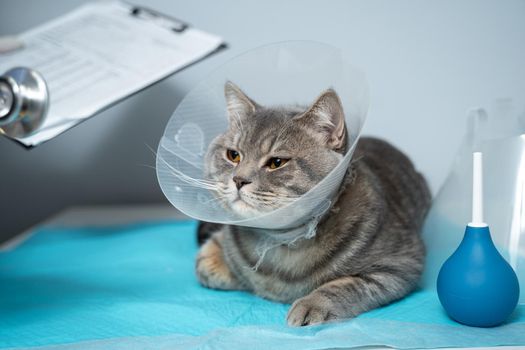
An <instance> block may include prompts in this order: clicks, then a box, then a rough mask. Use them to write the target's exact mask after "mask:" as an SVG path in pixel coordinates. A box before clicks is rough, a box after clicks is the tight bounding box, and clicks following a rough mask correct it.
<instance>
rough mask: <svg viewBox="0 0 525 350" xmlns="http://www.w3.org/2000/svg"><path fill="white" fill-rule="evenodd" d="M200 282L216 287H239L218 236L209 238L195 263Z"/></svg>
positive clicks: (206, 285) (209, 286)
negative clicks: (227, 263)
mask: <svg viewBox="0 0 525 350" xmlns="http://www.w3.org/2000/svg"><path fill="white" fill-rule="evenodd" d="M195 265H196V266H195V270H196V273H197V279H198V280H199V282H200V284H202V285H203V286H205V287H208V288H214V289H238V285H237V281H236V279H235V277H234V276H233V275H232V273H231V271H230V269H229V268H228V266H227V265H226V263H225V262H224V259H223V256H222V248H221V246H220V244H219V241H218V238H217V237H212V238H211V239H208V241H206V243H204V245H203V246H202V247H201V249H200V250H199V253H198V255H197V261H196V264H195Z"/></svg>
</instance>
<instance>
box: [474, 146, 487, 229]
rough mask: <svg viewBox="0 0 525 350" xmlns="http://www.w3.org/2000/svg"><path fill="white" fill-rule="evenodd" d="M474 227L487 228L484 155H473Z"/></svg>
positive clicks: (477, 153)
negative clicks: (484, 205) (485, 221)
mask: <svg viewBox="0 0 525 350" xmlns="http://www.w3.org/2000/svg"><path fill="white" fill-rule="evenodd" d="M472 170H473V171H472V222H471V224H472V226H486V224H485V223H484V222H483V154H482V153H481V152H474V153H473V169H472Z"/></svg>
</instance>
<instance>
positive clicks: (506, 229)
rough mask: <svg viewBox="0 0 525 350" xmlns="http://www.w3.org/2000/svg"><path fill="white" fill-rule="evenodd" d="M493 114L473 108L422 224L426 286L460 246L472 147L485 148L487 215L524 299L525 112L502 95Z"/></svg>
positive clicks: (467, 217)
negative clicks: (514, 109)
mask: <svg viewBox="0 0 525 350" xmlns="http://www.w3.org/2000/svg"><path fill="white" fill-rule="evenodd" d="M493 109H494V111H492V112H491V113H490V114H489V113H487V112H486V111H485V110H483V109H475V110H472V111H471V112H470V115H469V119H468V130H467V134H466V136H465V139H464V140H463V144H462V146H461V148H460V151H459V153H458V155H457V157H456V159H455V161H454V165H453V167H452V169H451V172H450V174H449V175H448V177H447V179H446V180H445V183H444V184H443V186H442V187H441V189H440V191H439V193H438V195H437V197H436V198H435V200H434V203H433V205H432V208H431V210H430V213H429V215H428V218H427V220H426V222H425V227H424V229H423V237H424V239H425V243H426V246H427V266H426V269H425V274H424V278H423V284H424V287H426V288H435V284H436V279H437V275H438V273H439V269H440V267H441V265H442V264H443V263H444V262H445V260H446V259H447V258H448V257H449V256H450V255H451V254H452V253H453V252H454V251H455V250H456V248H457V247H458V246H459V243H460V241H461V240H462V238H463V233H464V229H465V225H466V224H467V223H468V222H469V221H470V218H471V198H472V152H474V151H481V152H483V163H484V164H483V179H484V180H483V181H484V186H483V187H484V188H483V191H484V194H483V195H484V218H485V222H486V223H487V224H488V225H489V226H490V231H491V235H492V239H493V241H494V243H495V244H496V247H497V248H498V250H499V251H500V253H501V254H502V255H503V256H504V257H505V258H506V259H507V261H508V262H509V263H510V265H511V266H512V267H513V268H514V270H515V271H516V274H517V275H518V279H519V282H520V285H521V293H520V301H519V302H520V304H524V303H525V115H523V114H522V115H517V114H516V113H513V112H512V108H511V105H510V102H509V101H507V100H500V101H498V102H497V104H496V105H495V108H493Z"/></svg>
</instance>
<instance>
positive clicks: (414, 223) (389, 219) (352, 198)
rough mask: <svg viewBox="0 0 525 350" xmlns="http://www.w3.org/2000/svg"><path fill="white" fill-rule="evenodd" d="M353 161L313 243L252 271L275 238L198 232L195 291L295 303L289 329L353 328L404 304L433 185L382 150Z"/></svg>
mask: <svg viewBox="0 0 525 350" xmlns="http://www.w3.org/2000/svg"><path fill="white" fill-rule="evenodd" d="M245 127H246V124H245ZM353 159H354V161H353V162H352V163H351V166H350V167H349V169H348V172H347V174H346V177H345V179H344V182H343V184H342V186H341V189H340V191H339V194H338V198H336V200H335V201H334V204H333V206H332V207H331V209H330V210H329V212H327V213H326V214H325V216H324V217H323V218H322V220H321V221H320V223H319V224H318V226H317V234H316V236H315V237H314V238H312V239H304V240H300V241H298V242H296V243H294V244H293V245H290V246H289V245H280V246H276V247H274V248H273V249H270V250H269V251H268V252H267V254H266V255H265V257H264V260H263V261H262V263H261V264H260V265H259V267H258V268H257V269H256V270H255V269H253V268H252V267H253V266H254V265H255V264H256V263H257V261H258V259H259V255H258V254H257V247H258V246H259V245H260V244H261V242H262V241H263V240H268V239H270V240H271V239H272V237H274V234H275V232H272V231H271V230H261V229H254V228H248V227H239V226H229V225H218V224H210V223H201V224H200V226H199V237H200V240H201V241H203V242H205V243H204V244H203V245H202V247H201V250H200V251H199V254H198V257H197V264H196V271H197V276H198V278H199V281H200V282H201V283H202V284H203V285H204V286H207V287H210V288H217V289H237V290H247V291H250V292H252V293H254V294H257V295H259V296H261V297H263V298H267V299H270V300H276V301H280V302H284V303H292V306H291V308H290V311H289V313H288V317H287V321H288V324H289V325H291V326H304V325H310V324H317V323H322V322H327V321H330V320H339V319H345V318H351V317H354V316H356V315H358V314H360V313H362V312H365V311H367V310H370V309H373V308H376V307H378V306H381V305H385V304H388V303H390V302H392V301H394V300H397V299H400V298H402V297H403V296H405V295H407V294H408V293H409V292H410V291H412V290H413V289H414V288H415V287H416V285H417V282H418V279H419V277H420V275H421V273H422V270H423V265H424V258H425V249H424V246H423V243H422V240H421V238H420V236H419V231H420V229H421V226H422V223H423V220H424V217H425V215H426V213H427V211H428V208H429V205H430V193H429V190H428V187H427V184H426V182H425V180H424V179H423V177H422V176H421V175H420V174H419V173H418V172H417V171H416V170H415V169H414V167H413V165H412V163H411V162H410V160H409V159H408V158H407V157H406V156H405V155H404V154H402V153H401V152H400V151H399V150H397V149H396V148H394V147H393V146H391V145H390V144H388V143H387V142H385V141H382V140H379V139H375V138H362V139H361V140H360V141H359V143H358V146H357V148H356V151H355V154H354V158H353ZM297 166H300V164H298V163H297ZM311 176H314V174H312V175H311ZM207 237H210V238H209V239H208V240H206V238H207Z"/></svg>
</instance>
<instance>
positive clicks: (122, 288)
mask: <svg viewBox="0 0 525 350" xmlns="http://www.w3.org/2000/svg"><path fill="white" fill-rule="evenodd" d="M195 231H196V223H195V222H193V221H187V222H160V223H159V222H157V223H143V224H137V225H131V226H119V227H107V228H89V227H88V228H80V229H78V228H75V229H64V228H61V229H53V228H42V229H39V230H37V232H36V233H35V234H34V235H33V236H32V237H31V238H30V239H29V240H28V241H26V242H25V243H24V244H22V245H21V246H19V247H17V248H16V249H15V250H13V251H10V252H7V253H0V348H2V349H5V348H15V349H20V348H28V347H37V346H38V347H41V348H42V349H69V348H82V349H137V348H140V349H229V350H236V349H250V350H254V349H265V350H268V349H325V348H342V347H344V348H351V347H356V346H367V345H368V346H370V345H376V346H377V345H386V346H392V347H397V348H406V349H408V348H436V347H476V346H498V345H525V306H523V305H520V306H518V308H517V310H516V311H515V312H514V314H513V315H512V317H511V319H510V320H509V321H508V322H507V323H506V324H504V325H503V326H500V327H496V328H489V329H484V328H472V327H467V326H462V325H459V324H457V323H454V322H453V321H451V320H449V319H448V318H447V316H446V315H445V314H444V312H443V310H442V308H441V305H440V304H439V300H438V298H437V295H436V293H435V291H433V290H420V291H417V292H415V293H413V294H411V295H410V296H408V297H406V298H404V299H403V300H401V301H399V302H396V303H394V304H391V305H389V306H386V307H383V308H380V309H377V310H374V311H371V312H368V313H366V314H363V315H361V316H359V317H357V318H355V319H352V320H347V321H343V322H338V323H333V324H328V325H323V326H311V327H303V328H290V327H288V326H287V325H286V322H285V317H286V312H287V310H288V308H289V305H284V304H280V303H275V302H271V301H268V300H264V299H261V298H259V297H256V296H254V295H251V294H249V293H245V292H229V291H228V292H223V291H217V290H210V289H206V288H203V287H201V286H200V285H199V284H198V282H197V280H196V278H195V274H194V263H195V255H196V252H197V248H198V247H197V244H196V237H195Z"/></svg>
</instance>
